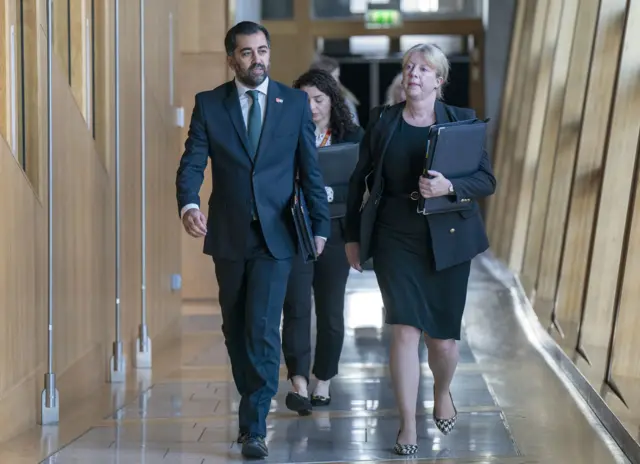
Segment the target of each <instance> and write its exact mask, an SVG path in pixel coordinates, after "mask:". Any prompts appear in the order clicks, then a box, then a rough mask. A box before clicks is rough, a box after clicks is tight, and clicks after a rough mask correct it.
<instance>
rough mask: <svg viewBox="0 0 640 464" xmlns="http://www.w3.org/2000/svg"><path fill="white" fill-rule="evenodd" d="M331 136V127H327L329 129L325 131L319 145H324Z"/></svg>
mask: <svg viewBox="0 0 640 464" xmlns="http://www.w3.org/2000/svg"><path fill="white" fill-rule="evenodd" d="M329 137H331V129H327V131H326V132H325V133H324V138H323V139H322V142H320V145H319V146H320V147H324V146H325V145H326V144H327V142H328V141H329Z"/></svg>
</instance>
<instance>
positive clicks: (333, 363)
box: [282, 219, 349, 381]
mask: <svg viewBox="0 0 640 464" xmlns="http://www.w3.org/2000/svg"><path fill="white" fill-rule="evenodd" d="M331 229H332V230H331V237H330V238H329V240H328V241H327V244H326V246H325V249H324V252H323V253H322V255H320V258H318V260H317V261H316V262H312V263H305V262H304V261H303V260H302V258H301V257H300V256H296V257H295V258H294V260H293V266H292V270H291V274H290V276H289V283H288V285H287V294H286V297H285V300H284V313H283V315H284V320H283V327H282V352H283V354H284V359H285V363H286V365H287V370H288V371H289V378H291V377H293V376H302V377H305V378H306V379H307V381H308V380H309V371H310V365H311V289H312V288H313V295H314V299H315V308H316V326H317V336H316V352H315V357H314V363H313V375H315V376H316V377H317V378H318V379H319V380H330V379H331V378H333V377H335V376H336V374H337V373H338V362H339V361H340V353H341V352H342V344H343V342H344V297H345V289H346V285H347V279H348V278H349V262H348V261H347V256H346V254H345V250H344V238H343V220H342V219H334V220H332V222H331Z"/></svg>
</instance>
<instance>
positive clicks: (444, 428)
mask: <svg viewBox="0 0 640 464" xmlns="http://www.w3.org/2000/svg"><path fill="white" fill-rule="evenodd" d="M449 397H450V398H451V404H452V405H453V410H454V411H455V412H456V413H455V415H454V416H453V417H451V418H450V419H438V417H436V407H435V405H434V406H433V421H434V422H435V423H436V427H438V430H440V432H442V434H444V435H449V434H450V433H451V431H452V430H453V428H454V427H455V426H456V421H457V420H458V410H457V409H456V405H455V404H454V403H453V396H451V392H449Z"/></svg>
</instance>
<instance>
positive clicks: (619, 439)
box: [477, 251, 640, 463]
mask: <svg viewBox="0 0 640 464" xmlns="http://www.w3.org/2000/svg"><path fill="white" fill-rule="evenodd" d="M477 261H478V264H480V265H481V267H482V268H484V269H485V270H486V271H487V272H488V273H489V274H491V275H492V276H493V277H494V278H495V279H496V280H498V281H499V282H500V283H502V284H503V285H504V286H505V288H506V289H507V290H509V291H510V292H511V295H512V297H513V299H514V303H515V304H514V308H515V311H516V317H517V319H518V321H519V323H520V325H521V327H522V329H523V330H524V331H525V333H526V334H527V337H528V338H529V340H530V341H531V343H532V344H533V345H534V347H535V348H536V349H537V351H538V352H539V353H540V354H541V355H542V357H543V358H544V360H545V361H546V363H547V364H548V365H549V367H550V368H551V369H552V370H553V371H554V372H555V373H556V374H557V375H558V377H559V378H560V379H561V380H562V381H563V382H564V383H565V385H566V386H567V388H568V390H569V392H570V393H572V396H573V397H574V399H575V400H576V402H577V403H578V406H580V407H581V409H582V410H583V412H584V413H585V416H586V417H587V419H588V420H589V419H595V423H592V425H593V426H594V428H596V429H597V430H598V431H599V432H600V436H601V437H602V439H603V440H604V441H605V443H606V444H607V445H608V446H609V448H610V449H611V451H612V453H613V454H614V455H616V454H621V453H624V454H625V455H626V457H627V458H628V459H629V460H630V461H631V462H632V463H640V444H639V443H638V442H637V441H636V440H635V439H634V438H633V436H632V435H631V434H630V433H629V432H628V431H627V429H626V428H625V427H624V425H623V424H622V422H621V421H620V419H619V418H618V417H617V416H616V415H615V414H614V412H613V411H612V410H611V409H610V408H609V406H608V405H607V403H606V401H604V399H603V398H602V397H601V396H600V395H599V394H598V392H597V390H596V389H595V388H594V387H593V385H591V384H590V383H589V381H588V380H587V378H586V377H585V376H584V375H583V374H582V372H580V370H579V369H578V367H577V366H576V365H575V364H574V363H573V362H572V361H571V359H570V358H569V357H568V356H567V354H566V353H565V352H564V350H563V349H562V348H561V347H560V345H558V343H557V342H556V341H555V340H554V339H553V337H552V336H551V335H550V334H549V333H548V332H547V331H546V330H545V328H544V327H543V325H542V324H541V323H540V320H539V319H538V316H537V315H536V313H535V311H534V309H533V307H532V305H531V302H530V301H529V299H528V298H527V296H526V293H525V291H524V288H523V286H522V283H521V282H520V279H519V277H518V276H517V275H516V274H515V273H514V272H512V271H511V270H510V269H509V268H508V267H507V266H506V265H505V264H504V263H502V262H501V261H500V260H498V259H497V258H495V256H493V254H492V253H491V252H490V251H489V252H487V253H484V254H483V255H481V256H480V257H478V260H477ZM620 457H621V456H620Z"/></svg>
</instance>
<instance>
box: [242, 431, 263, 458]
mask: <svg viewBox="0 0 640 464" xmlns="http://www.w3.org/2000/svg"><path fill="white" fill-rule="evenodd" d="M242 455H243V456H244V457H246V458H254V459H262V458H266V457H267V456H269V448H267V444H266V443H265V442H264V437H261V436H260V435H247V437H246V438H245V439H244V441H243V443H242Z"/></svg>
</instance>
